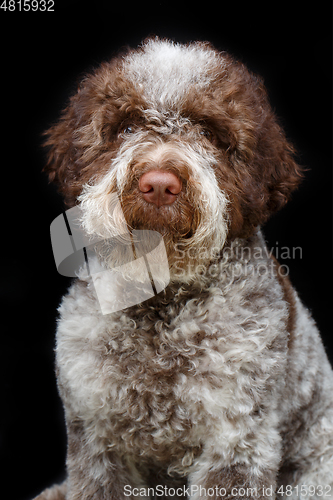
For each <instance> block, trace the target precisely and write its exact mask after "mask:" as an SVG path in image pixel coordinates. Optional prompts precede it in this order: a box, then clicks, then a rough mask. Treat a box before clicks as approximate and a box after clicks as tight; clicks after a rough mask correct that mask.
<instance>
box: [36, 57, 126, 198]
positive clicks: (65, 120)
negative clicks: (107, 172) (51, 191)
mask: <svg viewBox="0 0 333 500" xmlns="http://www.w3.org/2000/svg"><path fill="white" fill-rule="evenodd" d="M117 64H118V60H117V59H116V58H115V59H114V60H113V61H111V63H105V64H102V65H101V66H100V67H99V68H98V70H96V71H95V73H92V74H90V75H87V76H86V77H85V78H84V79H83V80H82V82H81V84H80V86H79V88H78V90H77V92H76V93H75V94H74V95H73V96H72V97H71V98H70V101H69V104H68V106H67V108H66V109H65V110H64V111H63V113H62V115H61V117H60V119H59V121H58V122H57V123H56V124H55V125H53V126H52V127H50V128H49V129H48V130H47V131H46V132H45V134H44V135H45V136H46V140H45V142H44V146H45V147H46V148H47V153H48V156H47V164H46V166H45V167H44V172H46V173H47V174H48V176H49V179H50V181H51V182H54V183H55V184H56V185H57V187H58V189H59V191H60V192H61V193H62V194H63V195H64V197H65V201H66V204H67V205H69V206H73V205H74V204H75V203H76V199H77V196H78V195H79V194H80V192H81V190H82V186H83V184H84V183H85V182H88V181H89V180H91V179H92V178H93V177H94V175H97V173H98V174H101V173H103V168H104V167H105V165H107V164H109V163H108V160H109V158H104V157H103V155H105V154H106V155H108V154H110V152H111V151H112V144H111V143H112V142H114V137H116V131H117V127H118V124H119V120H120V110H119V108H121V105H122V102H121V96H122V94H125V95H126V91H124V92H122V90H123V89H122V87H121V82H119V80H121V78H120V72H119V71H118V67H117ZM103 159H104V161H102V160H103ZM98 161H99V163H100V164H98Z"/></svg>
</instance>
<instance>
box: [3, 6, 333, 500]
mask: <svg viewBox="0 0 333 500" xmlns="http://www.w3.org/2000/svg"><path fill="white" fill-rule="evenodd" d="M0 3H2V0H1V1H0ZM252 3H253V4H254V5H257V3H256V2H244V3H242V2H234V5H235V6H234V7H230V6H229V4H228V3H227V2H223V1H222V2H216V3H213V2H203V1H199V2H155V3H149V2H148V3H147V2H140V3H139V2H136V3H132V2H119V3H114V2H112V1H95V2H82V1H70V0H62V1H60V0H55V7H54V10H55V12H44V13H41V12H18V11H17V10H16V12H10V11H8V10H7V11H6V12H5V11H4V10H0V23H1V24H0V31H1V33H2V34H1V80H0V81H1V108H0V109H1V114H0V123H1V125H0V127H1V152H2V155H1V157H2V161H1V160H0V163H1V167H0V168H1V193H2V196H1V202H2V211H1V228H2V237H1V238H2V240H1V241H2V245H1V250H2V258H1V278H2V279H1V306H3V307H2V313H1V317H2V328H1V351H0V355H1V359H0V361H1V365H0V366H1V385H0V394H1V412H0V419H1V420H0V424H1V428H0V450H1V460H2V461H3V463H2V464H1V468H0V470H1V473H2V485H1V488H0V491H1V497H2V498H8V499H9V498H10V499H11V500H24V499H29V498H32V497H33V495H34V494H37V493H38V492H39V491H40V490H41V489H42V488H44V487H46V486H47V485H50V484H52V483H53V482H54V481H57V480H61V478H62V475H63V474H64V462H65V449H66V439H65V432H64V424H63V414H62V407H61V403H60V400H59V399H58V396H57V390H56V383H55V376H54V368H53V364H54V355H53V348H54V331H55V318H56V308H57V306H58V304H59V301H60V298H61V295H62V294H63V293H64V292H65V290H66V288H67V286H68V284H69V281H68V280H66V278H63V277H62V276H60V275H58V274H57V271H56V268H55V265H54V261H53V256H52V249H51V244H50V238H49V226H50V223H51V222H52V220H53V219H54V218H55V217H57V216H58V215H59V214H60V212H61V210H62V202H61V199H60V198H59V197H58V195H57V194H56V192H55V190H54V189H53V187H52V186H49V185H48V182H47V179H46V177H45V176H44V175H43V174H41V170H42V167H43V164H44V161H45V156H44V152H43V150H42V148H41V142H42V138H41V134H42V132H43V130H45V129H46V128H47V127H48V126H49V125H50V124H51V123H52V122H54V121H55V120H56V119H57V118H58V116H59V112H60V109H61V108H63V107H64V105H65V104H66V101H67V99H68V96H69V94H70V93H71V92H73V91H74V90H75V89H76V84H77V81H78V79H79V77H80V75H82V74H83V73H84V72H85V71H87V70H91V69H92V68H93V67H96V66H97V65H98V64H99V63H100V62H101V61H103V60H106V59H109V58H110V57H111V56H112V55H113V54H114V53H116V52H117V50H119V49H121V48H122V47H124V46H127V45H130V46H136V45H138V44H139V43H140V41H141V40H142V39H144V38H146V37H147V36H148V35H152V34H154V35H158V36H161V37H167V38H172V39H174V40H175V41H180V42H188V41H191V40H198V39H199V40H209V41H210V42H212V43H213V44H214V45H215V46H216V47H217V48H219V49H222V50H228V51H229V52H231V53H232V54H233V55H234V56H236V57H237V58H238V59H241V60H242V61H243V62H245V63H246V64H247V65H248V66H249V68H250V69H251V70H252V71H254V72H257V73H259V74H261V76H263V78H264V80H265V83H266V86H267V88H268V90H269V95H270V99H271V102H272V105H273V107H274V109H275V110H276V113H277V115H278V116H279V117H280V120H281V122H282V124H283V125H284V127H285V129H286V131H287V135H288V137H289V138H290V139H291V140H292V142H293V143H294V144H295V146H296V148H297V149H298V151H299V161H300V162H301V163H302V164H303V165H305V166H306V167H307V168H308V169H309V170H308V172H307V174H306V179H305V181H304V182H303V184H302V186H301V188H300V189H299V190H298V191H297V192H296V193H295V195H294V196H293V199H292V201H291V202H290V203H289V205H287V207H286V208H285V209H283V210H282V211H281V212H280V213H279V214H277V215H276V216H274V217H273V218H272V219H271V220H270V222H269V223H268V224H267V225H266V227H265V235H266V238H267V240H268V245H269V247H272V246H276V245H278V247H279V248H280V251H281V249H282V247H288V248H289V249H292V248H293V247H301V248H302V255H301V256H300V254H299V252H298V253H297V258H295V259H289V260H286V259H282V260H281V259H280V260H281V263H283V264H286V265H288V266H289V268H290V275H291V279H292V282H293V284H294V286H295V287H296V289H297V290H298V291H299V294H300V296H301V298H302V300H303V301H304V302H305V304H306V305H307V306H308V307H309V308H310V310H311V311H312V313H313V316H314V318H315V319H316V321H317V323H318V325H319V327H320V329H321V332H322V337H323V340H324V343H325V345H326V348H327V350H328V352H329V355H330V358H331V359H333V349H332V347H333V344H332V336H331V321H330V313H331V309H332V305H331V299H332V294H331V289H330V284H331V282H332V273H331V271H332V251H331V239H332V231H331V227H332V220H331V213H332V211H331V171H332V166H331V165H332V164H331V109H332V108H331V104H332V103H331V87H332V81H331V12H330V5H329V3H328V2H321V3H318V2H317V3H316V4H314V3H313V2H312V3H308V5H306V4H305V3H304V2H288V3H283V2H273V3H266V4H265V3H263V4H262V5H263V6H265V5H266V6H265V7H261V8H260V7H259V6H257V7H256V6H252ZM258 5H260V4H259V3H258ZM320 5H321V6H320ZM323 5H326V10H325V8H324V7H323ZM276 242H278V243H276ZM6 490H7V493H6Z"/></svg>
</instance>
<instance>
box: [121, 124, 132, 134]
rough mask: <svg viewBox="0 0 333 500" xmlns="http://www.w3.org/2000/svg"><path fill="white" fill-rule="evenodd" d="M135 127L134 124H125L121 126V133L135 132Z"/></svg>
mask: <svg viewBox="0 0 333 500" xmlns="http://www.w3.org/2000/svg"><path fill="white" fill-rule="evenodd" d="M134 132H135V127H134V126H133V125H124V126H123V127H121V128H120V131H119V133H120V134H124V135H129V134H134Z"/></svg>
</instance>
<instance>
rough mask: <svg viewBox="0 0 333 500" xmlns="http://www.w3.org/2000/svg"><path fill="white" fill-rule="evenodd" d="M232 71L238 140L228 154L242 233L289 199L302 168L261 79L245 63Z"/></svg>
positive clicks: (231, 108) (231, 111)
mask: <svg viewBox="0 0 333 500" xmlns="http://www.w3.org/2000/svg"><path fill="white" fill-rule="evenodd" d="M232 69H233V70H234V75H233V78H234V81H236V82H237V91H234V92H235V93H236V92H237V96H236V97H234V99H233V100H230V103H228V116H229V118H230V122H229V134H230V135H231V136H232V137H233V143H234V146H233V147H230V156H229V158H230V161H231V164H232V167H233V169H232V172H233V173H232V175H234V185H235V186H236V192H237V195H236V196H237V198H238V200H237V202H238V205H239V211H240V212H241V214H242V223H241V225H242V228H240V226H239V225H238V230H237V233H239V234H249V233H251V232H253V230H254V228H255V227H257V226H258V225H261V224H263V223H264V222H265V221H266V220H267V219H268V218H269V217H270V215H271V214H273V213H274V212H276V211H277V210H279V209H281V208H282V207H283V206H284V205H285V204H286V203H287V201H288V200H289V198H290V196H291V193H292V192H293V190H294V189H296V187H297V186H298V184H299V183H300V181H301V179H302V177H303V168H302V167H301V166H299V165H298V164H297V162H296V160H295V150H294V148H293V146H292V145H291V144H290V143H289V141H288V140H287V138H286V136H285V134H284V131H283V129H282V127H281V126H280V125H279V123H278V121H277V119H276V116H275V114H274V113H273V111H272V109H271V106H270V103H269V101H268V98H267V92H266V89H265V87H264V85H263V82H262V81H261V79H260V78H257V77H256V76H254V75H252V74H251V73H249V72H248V71H247V70H246V68H245V67H244V66H243V65H236V66H234V67H233V68H232ZM230 81H232V78H230ZM235 88H236V86H235ZM239 220H240V219H239Z"/></svg>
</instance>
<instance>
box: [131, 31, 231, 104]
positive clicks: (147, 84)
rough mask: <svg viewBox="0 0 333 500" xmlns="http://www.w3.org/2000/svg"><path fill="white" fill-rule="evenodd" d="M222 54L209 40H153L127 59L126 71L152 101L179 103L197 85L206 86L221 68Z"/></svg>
mask: <svg viewBox="0 0 333 500" xmlns="http://www.w3.org/2000/svg"><path fill="white" fill-rule="evenodd" d="M221 62H222V61H221V58H220V57H219V55H218V53H217V52H215V51H214V50H212V49H211V48H210V47H209V46H208V45H206V44H197V43H196V44H190V45H187V46H186V45H180V44H174V43H172V42H169V41H155V40H150V41H149V42H147V43H146V44H145V45H144V46H143V47H142V49H141V50H139V51H135V52H132V53H130V54H128V55H127V56H126V57H125V59H124V73H125V76H126V79H128V80H130V81H131V82H132V83H133V84H134V85H135V87H136V88H138V89H139V90H140V92H141V93H142V94H143V95H144V97H145V98H146V99H147V100H148V101H149V102H150V103H151V104H153V105H155V106H156V105H157V106H158V105H160V104H165V105H167V106H170V105H177V103H179V102H181V101H182V99H183V98H184V95H186V94H188V92H189V91H190V89H191V88H193V87H194V86H195V88H196V89H197V90H201V89H202V90H204V89H205V88H207V87H208V86H209V85H210V83H211V82H212V80H213V79H214V77H215V76H216V74H217V73H218V72H220V71H221Z"/></svg>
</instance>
